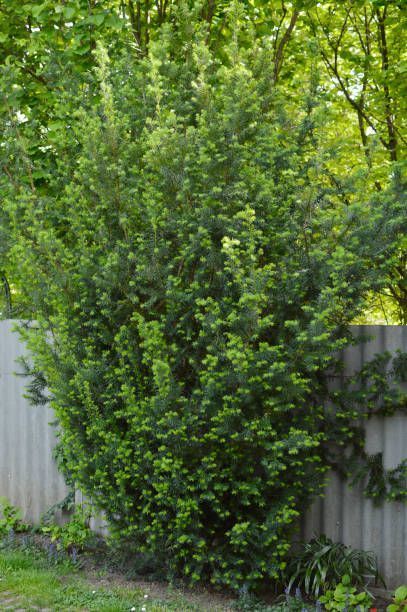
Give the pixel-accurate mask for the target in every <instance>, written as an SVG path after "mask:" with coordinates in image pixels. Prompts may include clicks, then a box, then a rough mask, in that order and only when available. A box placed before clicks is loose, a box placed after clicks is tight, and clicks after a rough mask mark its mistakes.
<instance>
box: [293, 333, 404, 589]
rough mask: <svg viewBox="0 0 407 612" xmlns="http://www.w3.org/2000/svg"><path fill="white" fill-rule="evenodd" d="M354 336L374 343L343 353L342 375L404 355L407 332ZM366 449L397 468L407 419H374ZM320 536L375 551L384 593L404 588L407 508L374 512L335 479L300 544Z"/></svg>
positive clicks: (356, 491)
mask: <svg viewBox="0 0 407 612" xmlns="http://www.w3.org/2000/svg"><path fill="white" fill-rule="evenodd" d="M353 331H354V333H355V335H357V336H359V335H365V336H374V339H373V340H370V341H369V342H367V343H363V344H360V345H358V346H354V347H350V348H348V349H347V350H346V351H345V353H344V361H345V374H352V373H353V372H354V371H355V370H358V369H360V367H361V366H362V364H363V363H366V362H367V361H370V360H371V359H372V358H373V357H374V355H375V354H377V353H381V352H383V351H389V352H391V353H395V352H396V350H397V349H401V350H404V351H407V327H406V326H396V325H395V326H385V325H363V326H362V325H361V326H355V327H354V328H353ZM366 443H367V444H366V448H367V450H368V452H369V453H370V454H374V453H377V452H380V451H381V452H383V463H384V466H385V467H386V468H393V467H396V466H397V465H399V463H400V462H401V461H402V460H403V459H404V458H405V457H407V416H406V415H403V414H397V415H395V416H393V417H389V418H380V419H379V418H375V419H372V420H371V421H370V422H369V423H368V425H367V435H366ZM319 533H325V534H326V535H327V536H329V537H330V538H332V539H333V540H334V541H336V542H343V543H344V544H347V545H350V546H353V547H354V548H362V549H364V550H371V551H373V552H374V553H375V554H376V555H377V557H378V561H379V566H380V570H381V573H382V575H383V576H384V578H385V580H386V584H387V587H388V588H393V587H396V586H398V585H400V584H406V583H407V504H403V503H402V502H391V503H388V502H386V503H385V504H383V505H380V506H375V505H374V504H373V502H372V501H371V500H369V499H367V498H366V497H365V496H364V495H363V492H362V486H356V487H354V488H350V487H349V486H348V484H347V483H346V482H343V481H341V480H340V479H339V478H338V476H337V475H335V474H334V475H331V481H330V484H329V485H328V487H327V489H326V495H325V498H324V499H322V500H318V501H317V502H316V503H315V504H314V506H313V507H312V509H311V510H310V511H309V512H308V514H307V516H306V519H305V521H304V524H303V526H302V537H303V538H304V539H310V538H311V537H312V536H313V535H314V534H319Z"/></svg>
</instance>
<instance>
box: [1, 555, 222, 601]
mask: <svg viewBox="0 0 407 612" xmlns="http://www.w3.org/2000/svg"><path fill="white" fill-rule="evenodd" d="M105 583H106V580H104V581H103V585H101V584H100V581H99V584H98V580H97V577H95V576H94V577H92V578H90V577H89V576H88V575H87V574H85V573H84V572H83V571H81V570H79V569H77V568H76V567H75V566H74V565H73V564H72V563H70V562H68V561H64V562H61V563H58V564H54V565H52V564H51V563H50V562H49V560H48V559H47V556H46V555H45V554H43V553H41V552H39V551H33V550H7V549H3V550H0V609H1V610H7V609H9V610H21V609H24V610H36V609H37V610H38V609H40V610H41V609H45V610H48V611H54V610H55V611H60V610H61V611H62V610H69V611H76V610H77V611H79V610H80V611H87V610H89V611H90V610H97V611H98V612H121V611H129V610H136V611H138V612H139V611H140V612H141V611H144V610H146V611H147V612H153V611H165V610H168V611H170V610H177V611H183V610H185V611H188V610H202V609H205V608H206V606H205V607H201V606H199V605H196V604H194V603H191V602H189V601H188V600H187V599H185V598H184V597H183V596H182V595H179V594H171V593H169V596H168V601H167V598H166V600H165V601H162V600H161V601H160V600H159V599H155V598H154V596H151V595H147V593H146V591H145V590H143V589H142V588H137V587H133V586H131V585H130V586H129V585H123V584H115V583H114V582H113V584H112V585H111V586H110V585H109V586H107V587H106V586H105ZM206 609H207V608H206ZM218 609H219V608H218Z"/></svg>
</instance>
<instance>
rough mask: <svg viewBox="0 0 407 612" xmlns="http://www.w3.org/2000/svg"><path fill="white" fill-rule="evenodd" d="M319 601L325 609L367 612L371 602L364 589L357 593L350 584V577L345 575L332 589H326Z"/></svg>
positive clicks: (338, 611) (339, 611)
mask: <svg viewBox="0 0 407 612" xmlns="http://www.w3.org/2000/svg"><path fill="white" fill-rule="evenodd" d="M319 601H320V603H322V604H323V606H324V608H325V610H336V611H337V612H343V611H344V610H355V611H356V610H359V612H367V610H369V608H370V606H371V604H372V598H371V597H370V595H369V594H368V593H366V592H365V591H362V592H361V593H357V592H356V588H355V587H353V586H351V579H350V577H349V576H347V575H345V576H343V578H342V580H341V582H340V583H339V584H338V585H337V586H336V587H335V589H334V590H328V591H326V592H325V594H324V595H322V596H321V597H320V598H319Z"/></svg>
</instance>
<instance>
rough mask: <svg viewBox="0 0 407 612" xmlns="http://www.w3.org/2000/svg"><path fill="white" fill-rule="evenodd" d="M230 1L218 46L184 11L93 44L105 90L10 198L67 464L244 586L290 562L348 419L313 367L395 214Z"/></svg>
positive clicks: (149, 532)
mask: <svg viewBox="0 0 407 612" xmlns="http://www.w3.org/2000/svg"><path fill="white" fill-rule="evenodd" d="M239 18H240V14H239V8H238V7H236V13H235V15H234V18H233V19H234V26H233V27H234V32H235V34H234V37H233V38H232V41H231V43H230V45H229V46H228V47H225V53H227V61H222V62H220V61H218V59H217V58H216V56H215V55H214V54H213V53H211V52H210V50H209V49H208V47H207V46H206V45H205V42H204V33H203V34H202V35H201V34H200V31H199V30H197V32H196V33H195V34H193V33H190V32H189V30H188V27H187V26H188V19H185V21H184V22H181V23H180V24H179V31H177V32H176V33H175V35H171V34H170V32H169V31H168V30H164V32H163V36H162V38H161V40H160V44H159V45H156V46H154V45H153V50H152V52H151V55H150V58H148V59H145V60H140V61H139V62H138V63H136V64H134V63H133V64H132V63H131V62H129V61H128V56H127V55H126V56H125V57H124V59H123V60H122V61H121V62H120V61H118V62H116V64H115V66H114V70H113V71H112V74H111V75H109V71H108V66H107V57H106V53H105V51H104V50H103V49H102V48H100V49H99V51H98V58H99V60H98V61H99V67H98V69H97V78H98V81H99V83H100V96H99V98H100V102H99V104H98V106H96V107H94V105H93V103H92V101H91V100H90V99H89V97H87V98H84V99H83V110H82V111H81V112H79V114H78V115H77V116H76V117H75V120H74V121H73V122H72V125H71V127H70V129H71V130H72V131H73V134H74V137H73V144H72V145H69V146H67V145H64V144H62V145H61V147H60V149H56V150H57V154H56V155H55V157H54V164H55V168H54V172H53V174H52V176H50V177H49V179H48V181H49V186H48V188H47V190H44V189H40V188H32V186H31V185H30V184H28V185H27V186H26V188H24V187H23V186H21V187H19V189H18V190H16V191H15V192H14V193H13V198H12V199H10V200H9V202H8V210H9V218H10V219H11V220H12V222H13V223H15V228H16V231H17V228H18V230H19V231H20V237H19V241H18V243H17V244H16V245H15V246H14V247H12V253H13V254H14V256H15V257H16V258H18V261H19V274H20V276H21V279H22V283H21V284H22V286H23V287H24V291H25V292H26V293H27V295H28V296H30V299H31V300H32V302H33V306H34V311H35V312H36V314H37V325H36V329H35V330H33V329H31V330H27V332H26V333H27V337H28V340H29V343H30V345H31V347H32V348H33V350H34V356H35V357H34V359H35V363H36V365H37V367H38V369H39V370H40V371H42V372H43V373H44V375H45V380H46V382H47V384H48V388H49V391H50V392H51V394H52V405H53V407H54V409H55V411H56V414H57V417H58V419H59V422H60V424H61V429H62V431H61V444H62V449H63V456H64V467H65V468H66V469H67V470H68V471H69V473H70V475H71V477H72V478H73V479H74V480H75V481H76V482H77V483H78V486H80V487H81V489H83V491H84V492H85V493H87V494H89V495H90V496H91V497H92V498H93V499H94V501H95V503H96V505H97V507H98V508H100V509H102V510H104V511H105V512H106V515H107V517H108V519H109V522H110V523H111V525H112V526H113V529H116V531H117V532H118V533H119V534H120V536H121V538H125V539H128V540H129V541H130V542H132V543H133V545H134V546H135V547H136V548H137V549H138V550H145V551H148V552H154V554H155V555H156V558H157V559H159V560H160V561H161V562H162V564H163V565H165V566H166V567H167V568H168V572H169V573H172V574H176V575H184V576H186V577H187V578H189V579H191V580H193V581H194V580H200V579H210V580H211V581H212V582H213V583H215V584H223V585H227V586H230V587H233V588H238V587H240V586H242V585H243V584H247V585H256V584H258V583H259V582H261V581H262V580H263V579H264V578H276V577H278V576H279V574H280V571H281V569H282V568H284V565H285V561H284V557H285V555H286V553H287V550H288V549H289V546H290V533H291V531H292V528H293V526H294V525H295V522H296V520H297V518H298V516H299V514H300V512H301V511H302V510H303V508H304V507H306V506H307V504H309V503H310V501H311V500H312V499H313V498H314V497H315V496H316V495H318V494H319V493H320V492H321V488H322V486H323V484H324V473H325V471H326V469H327V464H326V461H325V443H326V442H327V441H329V439H330V438H331V437H333V436H334V437H335V440H336V442H337V443H338V442H339V444H342V445H344V444H345V442H347V441H349V440H352V438H353V436H354V431H353V429H352V427H350V426H349V425H348V421H349V419H351V420H352V419H355V418H356V416H357V414H355V410H354V406H353V405H352V406H351V407H350V408H349V409H347V408H346V406H344V408H343V410H342V411H341V413H340V415H339V416H338V418H335V417H333V416H332V417H331V418H329V419H326V418H325V408H324V399H325V398H326V381H325V379H324V377H323V376H322V372H324V371H325V370H326V369H327V368H328V367H329V366H334V365H335V359H334V354H335V351H337V350H338V349H340V348H342V347H343V346H345V345H346V344H347V343H348V342H350V341H351V340H350V338H348V333H347V332H346V326H347V324H348V323H349V322H350V321H351V320H352V318H353V317H354V316H355V315H357V314H358V312H360V310H361V309H362V308H363V304H364V301H363V300H364V296H365V294H366V293H367V292H368V291H369V290H375V289H376V288H377V287H380V286H381V285H382V283H383V279H382V275H381V274H380V273H379V271H380V268H381V266H384V265H385V262H386V257H387V255H388V254H389V252H390V253H391V248H392V244H393V242H394V236H396V235H397V232H398V231H399V225H398V222H399V220H400V204H399V203H398V202H397V200H395V199H394V198H392V197H389V196H388V195H387V194H383V195H377V196H376V198H375V199H374V200H373V201H371V200H370V199H369V198H366V199H365V200H359V201H357V202H356V201H355V202H351V201H349V200H346V202H345V201H344V200H343V198H341V190H340V189H339V190H338V189H333V188H332V185H331V183H330V180H329V160H330V159H331V154H330V152H329V149H328V150H327V149H326V148H325V147H324V146H323V141H322V138H323V131H322V130H321V124H322V120H323V118H324V117H325V114H326V112H327V108H326V106H324V103H323V100H320V99H319V98H320V97H321V96H320V95H319V94H318V81H317V75H315V74H314V73H311V74H310V75H309V79H308V81H309V85H308V90H305V89H304V103H303V108H299V109H298V110H297V114H296V117H294V116H292V115H290V114H289V113H288V112H287V110H286V109H285V107H284V99H283V97H282V96H281V94H280V93H279V92H278V90H276V89H275V87H274V79H273V64H272V62H270V61H269V59H270V53H272V50H270V48H269V46H268V44H267V42H263V43H262V44H259V43H256V42H255V41H254V40H253V44H252V45H251V48H249V49H247V50H246V51H245V50H244V46H243V47H240V46H239ZM182 27H184V30H183V32H182V40H183V41H184V46H183V48H182V49H180V48H179V45H178V40H179V36H180V34H179V32H180V30H181V28H182ZM245 35H246V34H245ZM388 219H392V221H391V222H388ZM373 237H374V239H373ZM389 249H390V251H389ZM372 264H373V265H372ZM38 329H39V330H40V332H43V333H39V334H38ZM49 332H50V333H51V334H52V342H50V341H49V336H48V334H49Z"/></svg>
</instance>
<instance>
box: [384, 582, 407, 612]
mask: <svg viewBox="0 0 407 612" xmlns="http://www.w3.org/2000/svg"><path fill="white" fill-rule="evenodd" d="M406 609H407V585H406V584H404V585H401V586H399V587H398V588H397V589H396V590H395V592H394V597H393V603H391V604H390V605H389V606H387V612H403V611H404V610H406Z"/></svg>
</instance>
